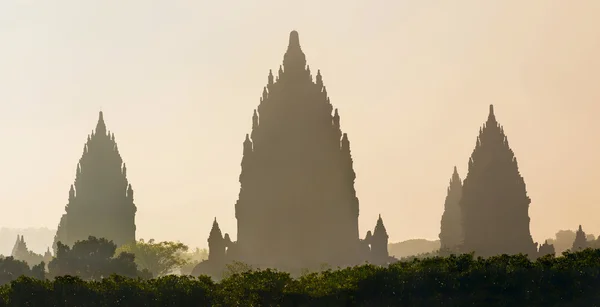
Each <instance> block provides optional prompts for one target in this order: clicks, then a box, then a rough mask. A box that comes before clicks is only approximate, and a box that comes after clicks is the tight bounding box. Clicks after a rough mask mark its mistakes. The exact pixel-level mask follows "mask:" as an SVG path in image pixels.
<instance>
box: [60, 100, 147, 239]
mask: <svg viewBox="0 0 600 307" xmlns="http://www.w3.org/2000/svg"><path fill="white" fill-rule="evenodd" d="M136 210H137V209H136V206H135V204H134V203H133V190H132V188H131V185H130V184H129V182H128V180H127V170H126V168H125V167H124V164H123V160H122V158H121V155H120V154H119V150H118V147H117V143H116V142H115V138H114V134H112V133H109V132H108V131H107V129H106V124H105V122H104V114H103V112H102V111H101V112H100V113H99V116H98V122H97V124H96V129H95V131H93V133H92V134H91V135H89V136H88V138H87V142H86V143H85V146H84V152H83V155H82V156H81V159H80V160H79V163H78V164H77V171H76V174H75V182H74V184H73V185H71V187H70V189H69V198H68V203H67V205H66V207H65V214H64V215H63V217H62V218H61V221H60V223H59V226H58V229H57V233H56V237H55V242H54V245H53V246H54V247H55V248H56V242H58V241H61V242H62V243H63V244H66V245H72V244H73V243H75V242H76V241H78V240H83V239H87V237H88V236H89V235H94V236H96V237H99V238H106V239H108V240H113V241H114V242H115V243H116V244H117V245H122V244H125V243H129V242H134V241H135V212H136Z"/></svg>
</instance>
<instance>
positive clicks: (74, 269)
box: [48, 236, 139, 280]
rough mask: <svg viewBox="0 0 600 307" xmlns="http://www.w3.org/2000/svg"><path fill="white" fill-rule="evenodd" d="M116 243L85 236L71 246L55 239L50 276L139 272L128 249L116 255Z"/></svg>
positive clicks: (88, 277)
mask: <svg viewBox="0 0 600 307" xmlns="http://www.w3.org/2000/svg"><path fill="white" fill-rule="evenodd" d="M116 250H117V246H116V245H115V244H114V243H113V242H112V241H108V240H106V239H104V238H100V239H98V238H96V237H93V236H90V237H88V239H87V240H82V241H77V242H75V244H74V245H73V248H70V247H69V246H68V245H65V244H62V242H60V241H59V242H57V251H56V257H55V258H54V259H53V260H52V261H50V263H49V264H48V270H49V275H50V276H52V277H56V276H63V275H71V276H78V277H80V278H82V279H84V280H100V279H102V278H105V277H108V276H110V275H111V274H118V275H122V276H127V277H136V276H139V273H138V271H137V266H136V265H135V261H134V260H135V257H134V255H133V254H130V253H121V254H119V255H117V257H114V256H115V251H116Z"/></svg>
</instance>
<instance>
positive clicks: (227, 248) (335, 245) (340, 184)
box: [194, 31, 388, 274]
mask: <svg viewBox="0 0 600 307" xmlns="http://www.w3.org/2000/svg"><path fill="white" fill-rule="evenodd" d="M352 163H353V162H352V155H351V153H350V141H349V139H348V135H347V134H346V133H342V131H341V129H340V115H339V113H338V110H337V109H335V110H334V108H333V106H332V104H331V102H330V100H329V97H328V95H327V90H326V88H325V86H324V83H323V76H322V75H321V72H320V71H317V73H316V76H315V77H314V78H313V75H312V72H311V70H310V68H309V67H308V66H307V65H306V56H305V55H304V53H303V51H302V48H301V47H300V41H299V36H298V32H296V31H292V32H291V34H290V37H289V44H288V48H287V51H286V53H285V55H284V59H283V66H280V67H279V70H278V72H277V75H274V74H273V73H272V72H271V71H270V72H269V75H268V78H267V86H266V87H264V88H263V91H262V97H261V98H260V103H259V105H258V108H257V109H255V110H254V113H253V115H252V132H251V133H250V134H247V135H246V137H245V140H244V142H243V157H242V162H241V174H240V176H239V181H240V185H241V187H240V192H239V197H238V201H237V203H236V204H235V217H236V219H237V241H236V242H231V240H229V236H228V235H227V234H226V235H225V236H222V235H221V230H220V229H219V228H218V224H217V223H216V221H215V222H214V223H213V228H212V230H211V232H210V236H209V245H211V246H210V256H209V258H210V259H209V260H208V261H207V263H204V264H202V263H201V264H200V265H199V266H198V267H197V268H196V269H195V270H194V271H195V273H194V274H199V273H201V272H206V271H207V270H206V269H201V268H203V267H204V268H207V267H209V266H213V265H215V266H217V265H220V263H222V262H223V261H233V260H236V261H240V262H243V263H246V264H248V265H251V266H253V267H260V268H267V267H269V268H277V269H280V270H286V271H297V270H300V269H315V268H320V267H322V266H323V265H327V266H330V267H338V266H339V267H344V266H350V265H356V264H359V263H363V262H365V261H369V260H370V259H365V258H368V257H366V256H365V247H366V248H368V249H369V251H370V249H371V248H372V247H376V249H377V250H378V251H377V253H380V254H386V253H387V243H386V246H385V248H384V247H381V246H379V244H381V242H383V240H385V241H387V233H385V227H383V221H382V220H381V219H379V221H378V222H377V226H376V230H375V233H374V234H373V242H372V244H371V242H368V243H367V242H364V241H363V240H360V238H359V231H358V214H359V209H358V207H359V204H358V198H357V197H356V193H355V189H354V179H355V177H356V175H355V173H354V170H353V165H352ZM384 233H385V234H384ZM375 237H376V238H375ZM377 246H378V247H377ZM215 249H217V250H216V251H215ZM380 256H381V257H380V258H383V255H380ZM387 256H388V255H385V257H386V258H387ZM217 259H227V260H217ZM211 263H212V264H211Z"/></svg>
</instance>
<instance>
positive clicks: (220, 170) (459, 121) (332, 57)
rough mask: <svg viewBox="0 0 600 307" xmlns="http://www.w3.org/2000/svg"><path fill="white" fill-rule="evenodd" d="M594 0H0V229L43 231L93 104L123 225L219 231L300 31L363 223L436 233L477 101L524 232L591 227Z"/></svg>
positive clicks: (403, 235) (597, 44) (175, 236)
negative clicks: (510, 165) (346, 144)
mask: <svg viewBox="0 0 600 307" xmlns="http://www.w3.org/2000/svg"><path fill="white" fill-rule="evenodd" d="M598 16H600V1H597V0H587V1H586V0H577V1H564V0H554V1H552V0H528V1H522V0H512V1H509V0H488V1H481V0H462V1H459V0H456V1H446V0H397V1H389V0H381V1H375V0H374V1H364V0H352V1H350V0H343V1H341V0H340V1H333V0H329V1H316V0H315V1H281V0H273V1H266V0H253V1H245V0H239V1H233V0H232V1H223V2H219V1H198V0H187V1H183V0H178V1H176V0H169V1H148V0H128V1H122V0H95V1H92V0H88V1H81V0H70V1H67V0H53V1H44V0H38V1H34V0H30V1H25V0H22V1H18V0H3V1H0V40H1V42H2V43H1V45H0V46H1V47H0V142H1V144H2V148H1V150H0V208H1V211H0V212H2V214H0V225H1V226H4V227H28V226H47V227H50V228H56V225H57V224H58V222H59V219H60V216H61V214H62V213H63V212H64V206H65V204H66V202H67V198H68V192H69V185H70V184H72V182H73V180H74V176H75V169H76V165H77V162H78V160H79V158H80V157H81V154H82V150H83V144H84V142H85V140H86V137H87V134H89V133H90V132H91V130H92V129H93V128H94V127H95V124H96V121H97V117H98V111H99V110H102V111H104V112H105V119H106V123H107V126H108V128H109V129H110V130H111V131H113V132H114V133H115V136H116V139H117V142H118V144H119V150H120V152H121V155H122V157H123V159H124V161H125V162H126V163H127V168H128V178H129V180H130V182H131V183H132V185H133V187H134V190H135V192H136V194H135V201H136V204H137V207H138V214H137V217H136V220H137V221H136V222H137V226H138V228H137V229H138V232H137V234H138V237H140V238H146V239H148V238H155V239H157V240H181V241H183V242H185V243H188V244H190V245H192V246H205V245H207V244H206V239H207V236H208V233H209V230H210V227H211V222H212V219H213V218H214V217H215V216H216V217H217V219H218V220H219V223H220V224H221V228H222V230H223V231H224V232H229V233H230V235H231V236H232V238H235V237H236V223H235V218H234V203H235V201H236V199H237V196H238V192H239V183H238V176H239V172H240V162H241V155H242V142H243V140H244V137H245V134H246V133H248V132H249V131H250V128H251V117H252V110H253V109H254V108H256V106H257V105H258V102H259V97H260V95H261V93H262V88H263V86H264V85H265V84H266V82H267V75H268V72H269V69H273V70H274V71H276V70H277V68H278V67H279V64H280V63H281V62H282V60H283V54H284V52H285V49H286V47H287V42H288V35H289V32H290V31H291V30H294V29H295V30H298V31H299V33H300V42H301V44H302V48H303V50H304V52H305V53H306V55H307V60H308V63H309V65H310V66H311V69H312V70H313V71H315V72H316V70H317V69H321V72H322V74H323V78H324V83H325V85H326V86H327V91H328V93H329V95H330V97H331V101H332V103H333V104H334V106H335V107H337V108H339V110H340V116H341V119H342V120H341V123H342V129H343V130H344V132H347V133H348V135H349V137H350V142H351V149H352V153H353V157H354V166H355V171H356V173H357V177H358V178H357V180H356V189H357V193H358V196H359V199H360V209H361V211H360V227H361V236H364V234H365V233H366V231H367V230H369V229H372V228H373V227H374V226H375V222H376V218H377V215H378V214H379V213H381V214H382V216H383V218H384V222H385V225H386V227H387V230H388V233H389V235H390V241H399V240H405V239H410V238H429V239H434V238H437V236H438V233H439V228H440V226H439V223H440V218H441V214H442V210H443V204H444V198H445V196H446V188H447V186H448V181H449V179H450V176H451V174H452V168H453V166H454V165H456V166H457V167H458V170H459V173H460V175H461V177H463V178H464V176H465V175H466V167H467V161H468V158H469V156H470V154H471V152H472V150H473V148H474V145H475V140H476V136H477V133H478V131H479V127H480V126H481V125H482V124H483V122H484V121H485V120H486V118H487V112H488V105H489V104H494V105H495V109H496V115H497V118H498V120H499V121H500V123H501V124H502V125H504V129H505V131H506V133H507V135H508V140H509V142H510V145H511V147H512V148H513V150H514V151H515V154H516V156H517V158H518V161H519V166H520V170H521V173H522V174H523V176H524V178H525V182H526V184H527V189H528V192H529V196H530V197H531V199H532V203H531V207H530V216H531V219H532V222H531V230H532V233H533V236H534V239H535V240H538V241H541V240H543V239H544V238H546V237H550V236H552V235H553V234H554V233H555V232H556V231H557V230H559V229H575V228H576V227H577V225H579V224H583V227H584V230H586V231H588V232H592V233H596V234H598V233H600V223H598V216H600V194H599V193H598V184H599V183H600V159H599V158H598V157H599V156H600V138H598V133H599V132H600V128H599V126H598V114H599V113H600V112H599V111H600V86H599V85H600V20H599V19H598Z"/></svg>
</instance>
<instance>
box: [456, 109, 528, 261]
mask: <svg viewBox="0 0 600 307" xmlns="http://www.w3.org/2000/svg"><path fill="white" fill-rule="evenodd" d="M530 203H531V200H530V199H529V197H528V196H527V190H526V188H525V181H524V180H523V177H521V174H520V173H519V168H518V165H517V158H516V157H515V155H514V153H513V151H512V150H511V148H510V147H509V145H508V139H507V137H506V135H505V134H504V129H503V128H502V126H501V125H499V124H498V122H497V121H496V116H495V114H494V107H493V106H490V111H489V115H488V119H487V122H486V123H485V124H484V126H483V128H481V129H480V130H479V136H478V137H477V142H476V144H475V149H474V150H473V153H472V155H471V158H470V159H469V170H468V174H467V176H466V178H465V180H464V182H463V185H462V197H461V199H460V202H459V206H460V211H461V217H462V229H463V235H464V237H463V244H462V247H461V251H462V252H464V253H469V252H475V254H476V255H478V256H484V257H485V256H494V255H499V254H509V255H510V254H518V253H523V254H526V255H529V256H530V257H535V256H536V255H537V253H538V250H537V243H534V242H533V239H532V238H531V233H530V231H529V222H530V218H529V204H530Z"/></svg>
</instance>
